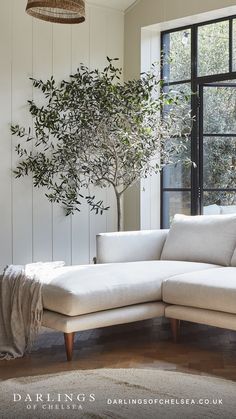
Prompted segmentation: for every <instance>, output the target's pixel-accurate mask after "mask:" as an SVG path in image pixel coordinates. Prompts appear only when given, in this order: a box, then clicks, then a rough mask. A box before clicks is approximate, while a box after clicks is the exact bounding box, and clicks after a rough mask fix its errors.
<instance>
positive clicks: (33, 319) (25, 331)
mask: <svg viewBox="0 0 236 419" xmlns="http://www.w3.org/2000/svg"><path fill="white" fill-rule="evenodd" d="M62 266H64V262H49V263H41V262H40V263H32V264H29V265H26V266H14V265H11V266H8V267H7V268H6V269H5V271H4V274H3V276H1V277H0V359H6V360H10V359H15V358H19V357H22V356H23V355H24V354H25V353H26V352H29V351H30V349H31V347H32V344H33V342H34V339H35V337H36V336H37V334H38V332H39V329H40V326H41V322H42V316H43V303H42V292H41V291H42V285H43V283H47V282H49V281H50V277H51V276H52V273H53V272H54V276H55V269H56V268H59V267H62Z"/></svg>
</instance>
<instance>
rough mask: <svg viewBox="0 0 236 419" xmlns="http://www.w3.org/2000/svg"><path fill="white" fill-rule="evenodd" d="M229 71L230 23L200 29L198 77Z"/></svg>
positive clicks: (205, 26)
mask: <svg viewBox="0 0 236 419" xmlns="http://www.w3.org/2000/svg"><path fill="white" fill-rule="evenodd" d="M228 71H229V22H228V21H223V22H218V23H212V24H210V25H204V26H200V27H199V28H198V75H199V76H206V75H208V74H219V73H226V72H228Z"/></svg>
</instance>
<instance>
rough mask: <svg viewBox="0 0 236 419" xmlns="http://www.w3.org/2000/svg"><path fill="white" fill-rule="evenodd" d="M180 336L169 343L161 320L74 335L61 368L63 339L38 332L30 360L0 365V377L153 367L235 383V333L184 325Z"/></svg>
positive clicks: (27, 358)
mask: <svg viewBox="0 0 236 419" xmlns="http://www.w3.org/2000/svg"><path fill="white" fill-rule="evenodd" d="M181 335H182V336H181V340H180V343H178V344H174V343H173V342H172V339H171V332H170V325H169V322H168V321H167V320H166V319H163V320H162V319H155V320H148V321H143V322H138V323H133V324H127V325H119V326H114V327H109V328H104V329H98V330H92V331H86V332H80V333H77V334H76V340H75V349H74V359H73V361H72V362H71V363H67V362H66V357H65V350H64V339H63V334H61V333H58V332H53V331H50V330H49V329H44V330H43V331H42V333H41V334H40V336H39V337H38V340H37V342H36V345H35V348H34V351H33V353H32V354H31V355H27V356H26V357H24V358H23V359H18V360H15V361H10V362H7V361H1V362H0V378H1V379H7V378H13V377H21V376H29V375H40V374H46V373H47V374H48V373H58V372H62V371H71V370H75V369H80V370H87V369H96V368H143V369H149V368H158V369H161V370H176V371H180V372H187V373H191V374H200V375H212V376H216V377H222V378H226V379H230V380H234V381H236V332H232V331H228V330H223V329H217V328H213V327H207V326H201V325H197V324H191V323H187V322H184V323H182V326H181Z"/></svg>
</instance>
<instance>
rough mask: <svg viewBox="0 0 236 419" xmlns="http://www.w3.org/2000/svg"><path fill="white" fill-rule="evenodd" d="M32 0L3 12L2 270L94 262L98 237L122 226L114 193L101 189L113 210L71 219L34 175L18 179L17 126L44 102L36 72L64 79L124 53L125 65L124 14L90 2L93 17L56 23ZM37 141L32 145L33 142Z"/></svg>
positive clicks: (7, 5) (11, 1)
mask: <svg viewBox="0 0 236 419" xmlns="http://www.w3.org/2000/svg"><path fill="white" fill-rule="evenodd" d="M25 5H26V1H25V0H8V1H5V2H2V3H1V15H0V53H1V63H0V106H1V111H0V269H2V268H3V267H4V266H5V265H6V264H9V263H15V264H24V263H28V262H31V261H39V260H40V261H46V260H59V259H60V260H65V261H66V263H67V264H81V263H89V262H91V261H92V259H93V257H94V256H95V237H96V234H97V233H99V232H104V231H114V230H115V229H116V208H115V199H114V196H113V191H112V190H110V189H108V190H97V191H96V194H97V197H98V198H101V199H103V201H104V202H105V203H106V205H110V210H109V211H108V212H105V213H104V214H103V215H95V214H94V213H91V212H90V210H89V208H88V207H87V205H86V204H85V205H83V206H82V208H81V212H80V213H77V214H75V215H74V216H71V217H65V215H64V212H63V209H62V208H60V207H59V206H58V205H51V204H50V203H49V202H48V201H47V199H46V198H45V196H44V191H43V190H38V189H37V190H36V189H34V188H33V185H32V179H31V178H30V177H27V178H24V179H20V180H16V179H15V178H14V176H13V175H12V169H14V167H15V165H16V163H17V156H16V153H15V150H14V147H15V144H16V139H15V137H12V138H11V135H10V124H11V122H12V123H19V124H22V125H31V124H32V120H31V118H30V116H29V113H28V111H27V109H28V108H27V100H28V99H31V98H32V97H33V98H34V100H35V101H37V102H38V103H40V100H41V97H40V96H39V93H37V92H36V91H35V90H33V89H32V85H31V82H30V81H29V77H31V76H33V77H36V78H37V77H39V78H44V79H47V78H49V77H50V76H51V75H52V74H53V75H54V76H55V78H56V79H57V80H58V81H60V80H61V79H63V78H66V77H67V76H68V75H69V74H70V73H71V72H73V71H75V70H76V68H77V67H78V65H79V63H81V62H83V63H85V64H86V65H88V66H89V67H90V68H95V67H96V68H97V67H98V68H103V67H104V66H105V64H106V56H107V55H108V56H110V57H119V58H120V59H121V66H123V34H124V31H123V19H124V18H123V13H122V12H120V11H117V10H113V9H111V8H102V7H96V6H93V5H89V6H87V19H86V23H84V24H82V25H72V26H70V25H68V26H67V25H56V24H50V23H46V22H43V21H39V20H36V19H32V18H30V17H29V16H27V15H26V14H25ZM27 147H32V145H27Z"/></svg>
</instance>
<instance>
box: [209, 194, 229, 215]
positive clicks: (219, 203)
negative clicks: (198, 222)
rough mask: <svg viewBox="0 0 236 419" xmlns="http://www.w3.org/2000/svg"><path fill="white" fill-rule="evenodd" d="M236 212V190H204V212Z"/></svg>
mask: <svg viewBox="0 0 236 419" xmlns="http://www.w3.org/2000/svg"><path fill="white" fill-rule="evenodd" d="M234 213H236V192H221V191H214V192H204V195H203V214H209V215H210V214H234Z"/></svg>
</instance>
